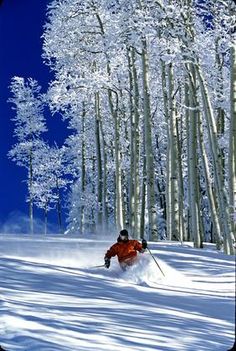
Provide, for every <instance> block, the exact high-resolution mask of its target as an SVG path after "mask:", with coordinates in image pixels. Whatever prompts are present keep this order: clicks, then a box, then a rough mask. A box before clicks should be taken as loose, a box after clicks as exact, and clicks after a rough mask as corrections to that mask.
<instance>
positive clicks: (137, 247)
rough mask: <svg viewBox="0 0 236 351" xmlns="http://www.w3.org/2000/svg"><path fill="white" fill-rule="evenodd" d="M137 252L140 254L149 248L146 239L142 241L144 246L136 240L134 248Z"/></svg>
mask: <svg viewBox="0 0 236 351" xmlns="http://www.w3.org/2000/svg"><path fill="white" fill-rule="evenodd" d="M134 248H135V250H137V251H139V252H144V251H145V249H146V248H147V241H146V240H145V239H143V240H142V244H141V243H140V242H139V241H137V240H135V246H134Z"/></svg>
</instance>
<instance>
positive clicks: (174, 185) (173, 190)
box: [167, 63, 179, 240]
mask: <svg viewBox="0 0 236 351" xmlns="http://www.w3.org/2000/svg"><path fill="white" fill-rule="evenodd" d="M167 76H168V102H169V131H170V134H169V143H170V145H169V154H168V157H169V158H170V159H169V162H168V163H169V173H170V178H169V179H170V180H169V181H170V186H169V191H170V195H169V200H170V203H169V206H170V208H169V216H170V221H169V222H170V228H169V230H170V236H171V239H174V240H179V208H178V164H177V158H178V153H177V129H176V111H175V106H174V98H173V95H174V77H173V65H172V64H171V63H169V64H168V67H167Z"/></svg>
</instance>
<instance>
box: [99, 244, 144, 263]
mask: <svg viewBox="0 0 236 351" xmlns="http://www.w3.org/2000/svg"><path fill="white" fill-rule="evenodd" d="M137 251H139V252H141V251H142V244H140V242H138V241H137V240H128V241H125V242H124V241H120V242H117V243H116V244H114V245H112V246H111V247H110V249H109V250H108V251H107V253H106V255H105V257H107V258H111V257H114V256H116V255H117V257H118V261H119V262H120V263H122V262H124V261H126V260H129V259H131V258H134V257H136V256H137Z"/></svg>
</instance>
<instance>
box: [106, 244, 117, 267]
mask: <svg viewBox="0 0 236 351" xmlns="http://www.w3.org/2000/svg"><path fill="white" fill-rule="evenodd" d="M116 254H117V245H116V244H114V245H112V247H110V249H109V250H107V252H106V254H105V257H104V265H105V267H106V268H109V267H110V264H111V262H110V261H111V257H114V256H115V255H116Z"/></svg>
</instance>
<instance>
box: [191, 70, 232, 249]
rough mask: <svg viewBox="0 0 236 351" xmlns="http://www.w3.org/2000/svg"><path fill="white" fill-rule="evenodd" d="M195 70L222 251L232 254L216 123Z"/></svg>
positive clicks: (230, 230) (201, 82)
mask: <svg viewBox="0 0 236 351" xmlns="http://www.w3.org/2000/svg"><path fill="white" fill-rule="evenodd" d="M195 69H196V73H197V77H198V80H199V84H200V89H201V95H202V101H203V108H204V114H205V117H206V120H207V127H208V136H209V146H210V149H211V153H212V160H213V168H214V174H215V180H216V186H215V189H216V193H217V197H218V204H219V215H220V223H221V229H222V230H223V236H224V250H225V253H228V254H233V253H234V247H233V240H234V238H233V232H232V227H231V225H230V216H229V202H228V199H227V194H226V191H225V189H224V188H223V189H222V184H223V175H222V162H221V153H220V151H219V147H218V145H217V129H216V123H215V119H214V115H213V109H212V106H211V102H210V98H209V94H208V91H207V88H206V82H205V80H204V78H203V74H202V72H201V69H200V67H199V65H196V66H195Z"/></svg>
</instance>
